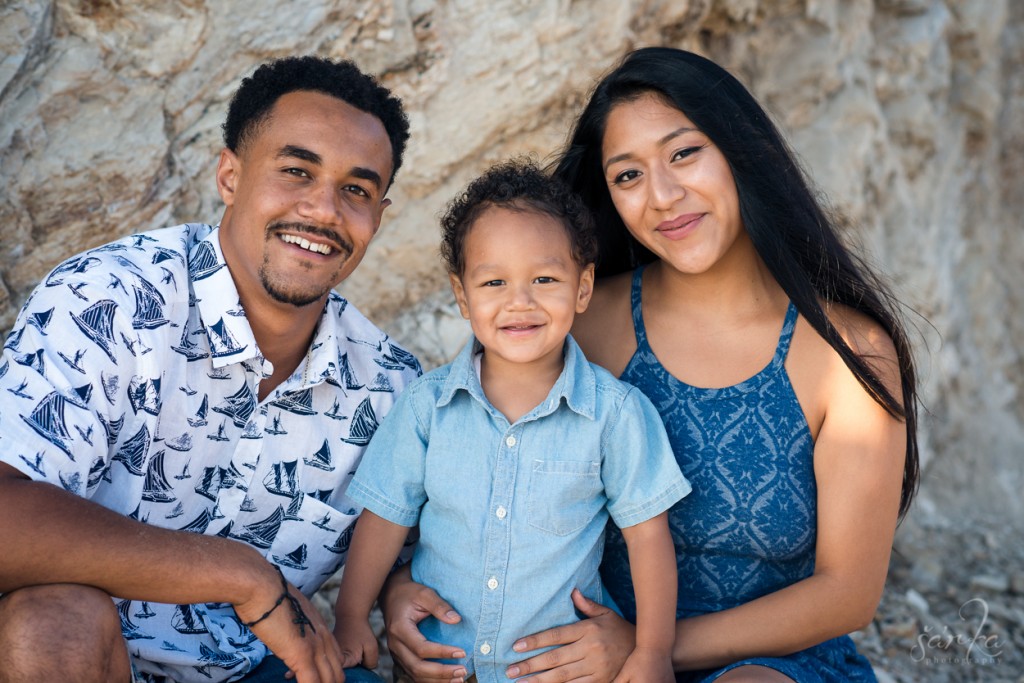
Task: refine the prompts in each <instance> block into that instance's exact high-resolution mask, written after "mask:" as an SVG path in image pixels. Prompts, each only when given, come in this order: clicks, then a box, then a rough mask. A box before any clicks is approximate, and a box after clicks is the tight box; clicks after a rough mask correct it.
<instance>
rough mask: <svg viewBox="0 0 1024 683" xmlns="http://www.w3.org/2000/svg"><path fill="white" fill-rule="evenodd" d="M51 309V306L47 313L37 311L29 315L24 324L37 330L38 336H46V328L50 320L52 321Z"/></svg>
mask: <svg viewBox="0 0 1024 683" xmlns="http://www.w3.org/2000/svg"><path fill="white" fill-rule="evenodd" d="M53 309H54V307H53V306H51V307H50V310H48V311H37V312H35V313H31V314H29V316H28V318H27V320H26V322H27V323H28V324H29V325H31V326H32V327H34V328H36V329H37V330H39V334H41V335H43V336H44V337H45V336H46V326H47V325H49V324H50V320H52V319H53Z"/></svg>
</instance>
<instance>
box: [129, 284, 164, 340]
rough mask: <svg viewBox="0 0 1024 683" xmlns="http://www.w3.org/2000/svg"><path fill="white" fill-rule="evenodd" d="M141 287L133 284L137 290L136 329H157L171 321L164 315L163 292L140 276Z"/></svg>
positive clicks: (133, 323) (134, 325)
mask: <svg viewBox="0 0 1024 683" xmlns="http://www.w3.org/2000/svg"><path fill="white" fill-rule="evenodd" d="M139 284H140V285H141V287H136V286H135V285H132V289H133V290H134V291H135V315H134V316H132V327H134V328H135V329H136V330H155V329H156V328H158V327H161V326H162V325H166V324H167V323H169V322H170V320H168V319H167V318H165V317H164V304H166V303H167V302H166V301H165V300H164V296H163V294H161V293H160V292H159V290H157V288H156V287H154V286H153V285H152V284H151V283H150V282H149V281H148V280H143V279H142V278H139Z"/></svg>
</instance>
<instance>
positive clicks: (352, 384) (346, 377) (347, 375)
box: [341, 353, 366, 391]
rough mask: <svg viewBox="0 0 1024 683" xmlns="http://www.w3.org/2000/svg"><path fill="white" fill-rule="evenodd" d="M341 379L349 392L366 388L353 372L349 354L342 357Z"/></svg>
mask: <svg viewBox="0 0 1024 683" xmlns="http://www.w3.org/2000/svg"><path fill="white" fill-rule="evenodd" d="M341 379H342V381H343V382H344V383H345V388H346V389H348V390H349V391H355V390H358V389H362V388H363V387H364V386H366V385H365V384H361V383H360V382H359V380H358V379H357V378H356V375H355V372H354V371H353V370H352V364H351V363H349V362H348V354H347V353H343V354H342V355H341Z"/></svg>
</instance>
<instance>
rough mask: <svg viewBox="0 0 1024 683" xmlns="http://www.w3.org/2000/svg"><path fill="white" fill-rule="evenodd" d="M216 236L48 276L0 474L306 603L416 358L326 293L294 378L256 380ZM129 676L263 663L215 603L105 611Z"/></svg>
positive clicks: (127, 251)
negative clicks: (253, 563) (353, 485)
mask: <svg viewBox="0 0 1024 683" xmlns="http://www.w3.org/2000/svg"><path fill="white" fill-rule="evenodd" d="M218 234H219V229H218V228H217V227H214V226H210V225H205V224H186V225H180V226H176V227H172V228H166V229H163V230H157V231H154V232H149V233H142V234H136V235H132V236H130V237H126V238H124V239H122V240H119V241H117V242H113V243H111V244H107V245H105V246H102V247H99V248H97V249H93V250H90V251H87V252H85V253H83V254H81V255H79V256H76V257H74V258H71V259H69V260H68V261H65V262H64V263H62V264H61V265H59V266H58V267H57V268H56V269H55V270H54V271H53V272H51V273H50V274H49V276H48V277H47V278H46V280H45V281H44V282H43V283H42V284H40V285H39V287H38V288H37V289H36V290H35V292H34V293H33V294H32V296H31V297H30V299H29V301H28V302H27V303H26V304H25V306H24V308H23V309H22V311H21V314H20V315H19V317H18V320H17V322H16V323H15V326H14V328H13V330H12V331H11V333H10V334H9V335H8V337H7V341H6V344H5V346H4V349H3V356H2V358H0V389H3V390H2V391H0V460H2V461H4V462H6V463H8V464H9V465H11V466H13V467H15V468H17V469H18V470H20V471H22V472H24V473H25V474H26V475H28V476H29V477H31V478H32V479H35V480H39V481H46V482H49V483H52V484H54V485H56V486H60V487H62V488H64V489H66V490H68V491H70V492H72V493H74V494H76V495H79V496H83V497H85V498H88V499H91V500H93V501H95V502H97V503H99V504H100V505H103V506H104V507H107V508H110V509H111V510H114V511H117V512H120V513H122V514H124V515H127V516H129V517H132V518H134V519H137V520H139V521H142V522H145V523H147V524H152V525H155V526H160V527H165V528H170V529H180V530H184V531H189V532H193V533H199V534H207V535H212V536H223V537H227V538H233V539H236V540H239V541H242V542H245V543H248V544H249V545H251V546H253V547H254V548H256V549H258V550H259V551H260V552H261V553H262V554H263V555H265V556H266V558H267V559H268V560H269V561H271V562H273V563H274V564H276V565H278V566H279V567H280V568H281V570H282V571H283V572H284V575H285V576H286V577H287V578H288V580H289V581H291V582H292V583H293V584H295V585H296V586H297V587H299V589H300V590H302V591H303V592H304V593H306V594H307V595H312V593H313V592H315V591H316V589H317V588H318V587H319V586H320V585H321V584H322V583H323V581H324V580H326V579H327V577H329V576H330V575H331V574H332V573H334V572H335V571H336V570H337V569H338V568H339V567H340V566H341V565H342V564H343V563H344V560H345V555H346V553H347V550H348V543H349V538H350V537H351V523H352V522H353V520H354V519H355V518H356V516H357V514H358V512H359V508H358V507H357V506H356V505H355V504H353V503H352V501H350V500H349V499H348V498H347V496H346V495H345V490H346V488H347V486H348V483H349V481H350V480H351V478H352V474H353V472H354V470H355V466H356V464H357V463H358V461H359V459H360V458H361V457H362V453H363V449H364V448H365V446H366V444H367V443H368V442H369V439H370V437H371V436H372V434H373V432H374V430H375V429H376V426H377V424H378V422H379V420H380V419H381V418H383V416H384V415H385V414H386V413H387V412H388V410H390V408H391V406H392V405H393V403H394V400H395V398H396V396H397V393H398V392H400V391H401V390H402V388H403V387H404V386H405V385H406V384H407V383H408V382H410V381H411V380H412V379H414V378H415V377H417V376H418V375H419V374H421V370H420V366H419V363H418V362H417V361H416V359H415V358H414V357H413V356H412V355H411V354H410V353H409V352H408V351H406V350H405V349H403V348H402V347H400V346H398V345H397V344H395V343H394V342H393V341H392V340H391V339H389V338H388V336H387V335H385V334H384V333H383V332H381V331H380V330H379V329H378V328H377V327H375V326H374V325H373V324H372V323H370V322H369V321H368V320H367V319H366V318H365V317H364V316H363V315H362V314H361V313H359V311H358V310H356V309H355V308H354V307H353V306H351V305H350V304H348V302H347V301H346V300H345V299H343V298H342V297H341V296H339V295H337V294H336V293H332V294H331V295H330V298H329V300H328V302H327V306H326V307H325V310H324V313H323V316H322V318H321V320H320V323H319V325H318V328H317V331H316V334H315V336H314V340H313V344H312V346H311V349H310V352H309V354H308V357H307V361H306V362H305V363H302V364H300V366H299V368H298V369H297V370H296V372H295V373H294V374H293V375H292V376H291V377H289V378H288V379H287V380H286V381H284V382H283V383H282V384H281V385H280V386H278V387H277V388H276V389H275V390H274V391H273V392H271V394H270V395H269V396H267V397H266V398H265V399H264V400H263V401H259V400H258V398H257V389H258V384H259V382H260V381H261V380H262V379H263V378H264V377H268V376H269V375H270V373H271V371H272V367H271V365H270V362H269V361H267V360H266V359H264V358H263V356H262V354H261V353H260V351H259V348H258V347H257V345H256V340H255V339H254V337H253V334H252V330H251V328H250V326H249V323H248V321H247V320H246V318H245V312H244V311H243V310H242V307H241V305H240V303H239V299H238V292H237V290H236V289H235V286H234V282H233V281H232V278H231V275H230V273H229V272H228V269H227V268H226V264H225V262H224V257H223V254H222V253H221V249H220V242H219V239H218ZM115 602H116V603H117V608H118V610H119V612H120V614H121V627H122V631H123V634H124V637H125V638H126V640H127V642H128V649H129V652H130V653H131V655H132V663H133V666H134V667H135V669H136V670H137V672H138V673H139V674H141V675H142V676H141V677H142V678H144V679H145V678H146V675H147V674H149V675H153V676H168V677H170V678H171V679H172V680H177V681H183V682H191V681H203V682H204V683H209V682H210V681H227V680H234V679H236V678H239V677H241V676H242V675H243V674H244V673H246V672H247V671H249V670H250V668H252V667H254V666H255V665H256V664H258V663H259V661H260V660H261V659H262V658H263V657H264V656H265V654H266V648H265V647H264V646H263V645H262V643H260V642H259V641H258V640H256V639H255V636H253V634H252V633H251V632H250V631H249V630H248V629H246V628H245V627H243V626H242V625H241V623H240V622H239V620H238V618H237V616H236V615H235V613H234V610H233V609H232V608H231V606H230V605H227V604H219V603H208V604H200V605H165V604H156V603H153V602H141V601H130V600H118V599H116V598H115Z"/></svg>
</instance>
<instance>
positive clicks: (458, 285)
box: [448, 273, 469, 320]
mask: <svg viewBox="0 0 1024 683" xmlns="http://www.w3.org/2000/svg"><path fill="white" fill-rule="evenodd" d="M448 282H450V283H451V284H452V292H453V293H454V294H455V303H457V304H458V305H459V313H461V314H462V317H463V318H465V319H466V320H469V302H468V301H466V290H465V289H464V288H463V286H462V280H461V279H460V278H459V276H458V275H456V274H455V273H448Z"/></svg>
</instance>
